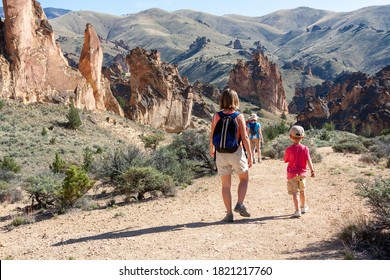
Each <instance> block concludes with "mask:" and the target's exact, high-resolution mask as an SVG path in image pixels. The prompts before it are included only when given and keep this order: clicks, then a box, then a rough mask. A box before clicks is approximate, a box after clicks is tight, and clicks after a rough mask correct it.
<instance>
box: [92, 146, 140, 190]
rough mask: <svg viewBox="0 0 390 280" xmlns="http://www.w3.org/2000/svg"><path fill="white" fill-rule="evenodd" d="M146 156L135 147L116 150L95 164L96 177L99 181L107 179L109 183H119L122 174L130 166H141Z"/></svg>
mask: <svg viewBox="0 0 390 280" xmlns="http://www.w3.org/2000/svg"><path fill="white" fill-rule="evenodd" d="M146 160H147V159H146V156H145V154H144V153H143V152H141V150H140V149H139V148H137V147H136V146H129V147H128V148H127V149H126V150H122V149H117V150H115V151H114V152H113V153H111V152H109V153H107V154H106V155H105V156H104V157H103V159H102V160H101V161H100V162H98V163H96V166H95V168H94V169H95V170H96V176H97V177H98V178H100V179H105V178H108V179H109V180H110V182H112V183H116V182H120V180H121V176H122V174H123V172H125V171H126V170H127V169H129V168H130V167H132V166H143V165H145V162H146Z"/></svg>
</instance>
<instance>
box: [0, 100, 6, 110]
mask: <svg viewBox="0 0 390 280" xmlns="http://www.w3.org/2000/svg"><path fill="white" fill-rule="evenodd" d="M4 104H5V103H4V101H3V100H1V99H0V110H1V109H3V108H4Z"/></svg>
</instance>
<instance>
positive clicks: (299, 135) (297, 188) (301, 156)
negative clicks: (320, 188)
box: [284, 125, 316, 218]
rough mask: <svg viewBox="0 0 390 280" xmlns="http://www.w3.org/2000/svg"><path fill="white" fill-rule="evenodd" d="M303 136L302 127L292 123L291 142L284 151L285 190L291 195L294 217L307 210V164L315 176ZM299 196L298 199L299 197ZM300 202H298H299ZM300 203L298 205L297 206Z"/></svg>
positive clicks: (312, 175)
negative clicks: (285, 164) (285, 169)
mask: <svg viewBox="0 0 390 280" xmlns="http://www.w3.org/2000/svg"><path fill="white" fill-rule="evenodd" d="M304 137H305V131H304V129H303V127H301V126H299V125H294V126H293V127H291V129H290V139H291V141H292V142H293V144H292V145H291V146H289V147H287V149H286V151H285V153H284V162H287V163H288V165H287V190H288V194H291V195H292V198H293V202H294V207H295V212H294V214H293V215H292V216H293V217H294V218H299V217H301V214H304V213H306V212H307V211H308V210H309V206H308V205H307V203H306V193H305V189H306V170H307V167H306V166H307V165H309V168H310V170H311V177H315V176H316V173H315V171H314V169H313V163H312V161H311V157H310V151H309V148H308V147H306V146H305V145H302V144H301V141H302V140H303V138H304ZM299 198H300V199H299ZM299 202H300V203H299ZM299 204H300V207H298V206H299Z"/></svg>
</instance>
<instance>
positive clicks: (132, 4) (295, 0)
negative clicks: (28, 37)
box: [38, 0, 390, 16]
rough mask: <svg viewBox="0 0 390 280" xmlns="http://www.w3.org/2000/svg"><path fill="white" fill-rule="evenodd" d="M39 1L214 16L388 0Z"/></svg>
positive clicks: (388, 0)
mask: <svg viewBox="0 0 390 280" xmlns="http://www.w3.org/2000/svg"><path fill="white" fill-rule="evenodd" d="M38 1H39V0H38ZM39 2H40V3H41V5H42V7H43V8H49V7H53V8H63V9H69V10H73V11H79V10H87V11H95V12H100V13H106V14H111V15H118V16H119V15H125V14H133V13H138V12H140V11H144V10H147V9H150V8H160V9H162V10H165V11H168V12H172V11H176V10H180V9H190V10H194V11H199V12H206V13H209V14H213V15H217V16H222V15H226V14H238V15H243V16H263V15H266V14H269V13H272V12H275V11H277V10H283V9H293V8H297V7H302V6H305V7H310V8H315V9H321V10H329V11H335V12H350V11H353V10H357V9H360V8H363V7H367V6H375V5H389V4H390V0H370V1H367V0H310V1H309V0H110V1H107V0H66V1H64V0H41V1H39Z"/></svg>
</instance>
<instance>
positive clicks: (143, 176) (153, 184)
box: [118, 167, 175, 199]
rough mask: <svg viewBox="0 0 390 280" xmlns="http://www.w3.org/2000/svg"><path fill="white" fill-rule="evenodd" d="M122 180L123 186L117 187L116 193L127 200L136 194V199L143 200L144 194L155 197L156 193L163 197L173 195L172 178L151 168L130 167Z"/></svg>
mask: <svg viewBox="0 0 390 280" xmlns="http://www.w3.org/2000/svg"><path fill="white" fill-rule="evenodd" d="M122 178H123V184H121V185H119V186H118V191H119V192H120V193H121V194H124V195H126V197H127V198H129V197H130V196H132V195H134V194H136V196H137V198H138V199H144V195H145V193H150V194H151V195H152V196H156V195H157V194H158V192H161V193H162V194H164V195H173V194H174V187H175V185H174V182H173V179H172V177H171V176H168V175H165V174H163V173H161V172H159V171H157V170H156V169H154V168H152V167H130V168H129V169H128V170H127V171H126V172H125V173H124V174H123V175H122Z"/></svg>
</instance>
